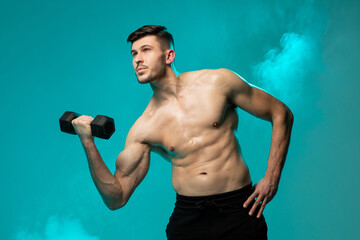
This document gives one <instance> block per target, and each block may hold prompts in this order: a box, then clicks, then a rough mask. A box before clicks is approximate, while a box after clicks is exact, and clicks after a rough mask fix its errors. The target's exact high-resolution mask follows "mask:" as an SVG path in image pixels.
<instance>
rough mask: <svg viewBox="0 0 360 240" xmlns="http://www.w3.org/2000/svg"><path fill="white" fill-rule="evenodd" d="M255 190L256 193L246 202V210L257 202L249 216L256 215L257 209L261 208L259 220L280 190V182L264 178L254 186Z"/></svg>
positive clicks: (258, 215)
mask: <svg viewBox="0 0 360 240" xmlns="http://www.w3.org/2000/svg"><path fill="white" fill-rule="evenodd" d="M254 188H255V190H254V192H253V193H252V194H251V195H250V197H249V198H248V199H247V200H246V201H245V203H244V208H247V207H248V206H249V205H250V203H251V202H253V201H254V200H255V202H254V204H253V206H252V208H251V209H250V212H249V215H250V216H252V215H253V214H254V213H255V211H256V208H257V207H258V206H260V210H259V212H258V214H257V216H256V217H257V218H260V217H261V214H262V213H263V211H264V208H265V205H266V204H267V203H268V202H270V201H271V200H272V199H273V198H274V196H275V194H276V192H277V189H278V182H277V181H273V180H271V179H269V178H266V177H264V178H263V179H261V180H260V181H259V182H258V183H257V184H255V185H254Z"/></svg>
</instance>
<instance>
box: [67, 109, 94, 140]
mask: <svg viewBox="0 0 360 240" xmlns="http://www.w3.org/2000/svg"><path fill="white" fill-rule="evenodd" d="M93 120H94V118H92V117H90V116H86V115H82V116H80V117H77V118H75V119H74V120H72V121H71V124H72V125H73V127H74V129H75V132H76V134H77V135H78V136H79V137H80V139H81V141H83V140H94V137H93V135H92V134H91V127H90V124H91V122H92V121H93Z"/></svg>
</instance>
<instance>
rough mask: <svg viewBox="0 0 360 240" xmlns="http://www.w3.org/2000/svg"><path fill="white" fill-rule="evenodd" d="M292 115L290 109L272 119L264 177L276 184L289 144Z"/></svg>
mask: <svg viewBox="0 0 360 240" xmlns="http://www.w3.org/2000/svg"><path fill="white" fill-rule="evenodd" d="M293 119H294V117H293V115H292V113H291V111H290V110H286V111H285V112H284V113H283V114H280V115H278V116H277V117H276V118H274V119H273V121H272V124H273V130H272V137H271V147H270V154H269V159H268V166H267V170H266V173H265V177H266V178H268V179H270V180H271V181H272V182H274V183H276V184H278V183H279V181H280V177H281V172H282V169H283V167H284V164H285V159H286V155H287V152H288V148H289V144H290V136H291V129H292V125H293Z"/></svg>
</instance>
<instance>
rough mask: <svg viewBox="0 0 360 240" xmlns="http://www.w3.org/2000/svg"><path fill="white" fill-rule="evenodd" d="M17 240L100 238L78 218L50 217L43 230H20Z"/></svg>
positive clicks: (88, 239)
mask: <svg viewBox="0 0 360 240" xmlns="http://www.w3.org/2000/svg"><path fill="white" fill-rule="evenodd" d="M15 239H16V240H99V238H98V237H95V236H91V235H89V234H88V233H87V232H86V231H85V230H84V228H83V226H82V225H81V223H80V221H79V220H78V219H70V218H63V219H62V220H60V219H58V217H56V216H53V217H49V219H48V220H47V223H46V226H45V228H44V230H43V232H29V231H27V230H22V231H19V232H18V233H17V234H16V237H15Z"/></svg>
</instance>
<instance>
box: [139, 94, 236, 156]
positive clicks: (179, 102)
mask: <svg viewBox="0 0 360 240" xmlns="http://www.w3.org/2000/svg"><path fill="white" fill-rule="evenodd" d="M147 118H148V121H147V123H148V126H149V129H148V130H147V134H146V137H145V139H146V141H147V142H148V143H150V144H151V145H153V146H157V147H161V148H162V149H163V150H164V151H165V152H166V153H167V154H169V155H170V156H172V157H177V158H184V157H186V156H187V155H188V154H190V153H194V152H195V151H198V150H199V149H202V148H204V147H206V146H207V145H209V144H211V143H212V142H214V141H215V140H216V138H219V137H220V136H221V132H223V131H226V130H228V129H229V128H233V127H234V126H235V125H236V123H237V116H236V113H235V110H234V108H233V105H232V104H230V103H229V101H228V99H227V97H226V96H225V95H223V94H221V93H219V92H217V91H216V89H204V88H202V89H200V88H194V89H191V90H188V91H184V92H183V93H182V94H179V96H178V98H177V99H176V101H175V100H174V101H169V102H168V103H167V104H165V105H164V106H162V107H160V108H158V109H156V110H155V111H154V112H152V114H151V115H149V116H148V117H147ZM235 122H236V123H235ZM234 124H235V125H234Z"/></svg>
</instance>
